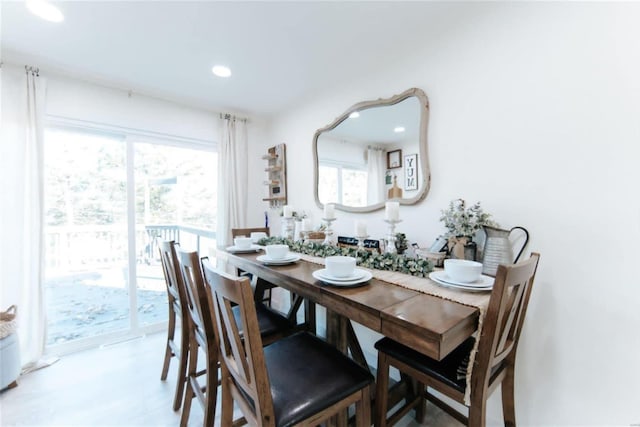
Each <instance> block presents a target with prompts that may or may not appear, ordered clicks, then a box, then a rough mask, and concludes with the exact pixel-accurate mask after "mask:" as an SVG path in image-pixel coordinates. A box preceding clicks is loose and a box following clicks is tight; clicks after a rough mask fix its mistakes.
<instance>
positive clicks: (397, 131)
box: [393, 126, 404, 133]
mask: <svg viewBox="0 0 640 427" xmlns="http://www.w3.org/2000/svg"><path fill="white" fill-rule="evenodd" d="M393 131H394V132H395V133H402V132H404V127H402V126H398V127H396V128H394V129H393Z"/></svg>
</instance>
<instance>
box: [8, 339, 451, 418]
mask: <svg viewBox="0 0 640 427" xmlns="http://www.w3.org/2000/svg"><path fill="white" fill-rule="evenodd" d="M165 337H166V335H165V334H164V333H158V334H152V335H148V336H146V337H144V338H139V339H135V340H131V341H126V342H123V343H119V344H114V345H111V346H107V347H102V348H97V349H92V350H86V351H83V352H79V353H75V354H71V355H67V356H64V357H63V358H61V359H60V360H59V361H58V362H57V363H55V364H53V365H52V366H49V367H47V368H44V369H40V370H38V371H35V372H32V373H30V374H27V375H24V376H22V377H21V378H20V379H19V380H18V384H19V385H18V387H16V388H14V389H10V390H6V391H4V392H2V393H0V425H2V426H27V425H28V426H177V425H179V423H180V413H179V412H174V411H173V410H172V409H171V405H172V401H173V392H174V386H175V375H176V371H175V367H176V366H177V363H175V361H172V365H171V369H170V371H169V378H168V379H167V381H160V370H161V367H162V356H163V353H164V343H165ZM219 407H220V406H218V408H219ZM427 412H428V416H427V420H426V421H425V423H424V424H423V425H430V426H444V427H448V426H459V425H460V424H458V423H457V422H456V421H455V420H453V419H452V418H450V417H449V416H448V415H446V414H444V413H443V412H441V411H440V410H438V409H437V408H435V407H432V406H429V407H428V410H427ZM216 415H217V417H218V418H217V420H216V425H219V424H220V423H219V412H218V414H216ZM411 417H412V413H410V414H409V415H408V416H406V417H405V418H404V419H403V420H402V421H401V422H400V424H399V425H400V426H405V427H408V426H419V425H421V424H417V423H416V422H415V420H413V419H412V418H411ZM189 425H192V426H198V425H202V410H201V409H200V406H199V405H198V403H197V402H194V403H193V405H192V410H191V417H190V423H189Z"/></svg>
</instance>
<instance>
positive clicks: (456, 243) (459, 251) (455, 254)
mask: <svg viewBox="0 0 640 427" xmlns="http://www.w3.org/2000/svg"><path fill="white" fill-rule="evenodd" d="M448 248H449V255H450V256H451V258H453V259H466V260H469V261H475V260H476V252H477V249H478V247H477V245H476V243H475V242H474V241H472V240H471V237H468V236H458V237H450V238H449V242H448Z"/></svg>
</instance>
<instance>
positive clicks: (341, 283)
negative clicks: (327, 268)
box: [311, 270, 373, 287]
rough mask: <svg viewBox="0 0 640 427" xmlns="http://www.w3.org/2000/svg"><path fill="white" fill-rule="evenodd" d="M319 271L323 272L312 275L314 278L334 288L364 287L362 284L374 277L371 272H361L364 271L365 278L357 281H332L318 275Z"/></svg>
mask: <svg viewBox="0 0 640 427" xmlns="http://www.w3.org/2000/svg"><path fill="white" fill-rule="evenodd" d="M319 271H322V270H316V271H314V272H313V273H311V274H312V275H313V277H315V278H316V279H318V280H320V281H321V282H324V283H328V284H330V285H334V286H345V287H349V286H358V285H362V284H364V283H366V282H368V281H369V280H371V278H372V277H373V275H372V274H371V272H369V271H366V270H361V271H364V276H362V277H361V278H360V279H357V280H331V279H327V278H326V276H322V275H320V274H318V272H319Z"/></svg>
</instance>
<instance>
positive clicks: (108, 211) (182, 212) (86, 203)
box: [44, 128, 217, 346]
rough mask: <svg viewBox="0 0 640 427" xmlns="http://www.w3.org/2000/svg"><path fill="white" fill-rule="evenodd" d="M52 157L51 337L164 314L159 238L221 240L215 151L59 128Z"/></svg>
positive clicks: (71, 337) (92, 337)
mask: <svg viewBox="0 0 640 427" xmlns="http://www.w3.org/2000/svg"><path fill="white" fill-rule="evenodd" d="M44 165H45V166H44V172H45V215H46V218H45V245H46V247H45V260H46V268H45V297H46V304H47V316H48V319H47V323H48V331H47V332H48V335H47V345H49V346H55V345H62V344H64V345H66V344H70V343H74V344H77V343H78V342H104V341H106V340H108V339H112V338H114V337H121V336H128V335H134V334H138V333H140V332H141V331H143V330H145V328H147V329H148V328H149V327H152V326H154V325H158V324H161V323H162V322H164V321H166V319H167V310H168V309H167V298H166V291H165V285H164V278H163V275H162V270H161V268H160V261H159V256H158V243H159V242H160V241H162V240H176V241H179V242H180V244H181V245H182V246H183V247H185V248H187V249H190V250H192V249H198V250H200V251H201V253H202V254H203V255H206V253H207V251H208V248H210V247H214V246H215V232H214V230H215V226H216V224H215V218H216V202H215V201H216V192H217V183H216V176H217V155H216V153H215V152H214V151H213V150H209V151H203V150H201V149H196V148H194V147H188V146H187V147H180V146H169V145H163V144H159V143H149V142H136V141H135V139H132V137H130V136H126V135H116V136H112V135H105V134H104V133H97V132H93V131H90V130H89V131H82V132H80V131H74V130H65V129H53V128H52V129H48V130H47V131H46V133H45V157H44Z"/></svg>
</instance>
